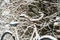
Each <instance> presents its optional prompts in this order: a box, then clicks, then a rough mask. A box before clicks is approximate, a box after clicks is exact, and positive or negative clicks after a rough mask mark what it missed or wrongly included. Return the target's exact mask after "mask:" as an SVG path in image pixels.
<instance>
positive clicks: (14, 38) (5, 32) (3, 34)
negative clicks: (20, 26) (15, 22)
mask: <svg viewBox="0 0 60 40" xmlns="http://www.w3.org/2000/svg"><path fill="white" fill-rule="evenodd" d="M6 34H10V35H11V36H12V34H11V33H9V32H5V33H4V34H3V35H2V37H1V40H3V39H4V37H5V35H6ZM12 38H13V40H15V37H14V36H12Z"/></svg>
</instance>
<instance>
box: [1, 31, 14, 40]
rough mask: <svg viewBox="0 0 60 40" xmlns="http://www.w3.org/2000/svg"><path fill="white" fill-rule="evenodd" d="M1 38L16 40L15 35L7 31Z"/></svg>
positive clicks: (3, 39)
mask: <svg viewBox="0 0 60 40" xmlns="http://www.w3.org/2000/svg"><path fill="white" fill-rule="evenodd" d="M1 40H15V37H14V36H12V34H11V33H9V32H5V33H4V34H3V35H2V37H1Z"/></svg>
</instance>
